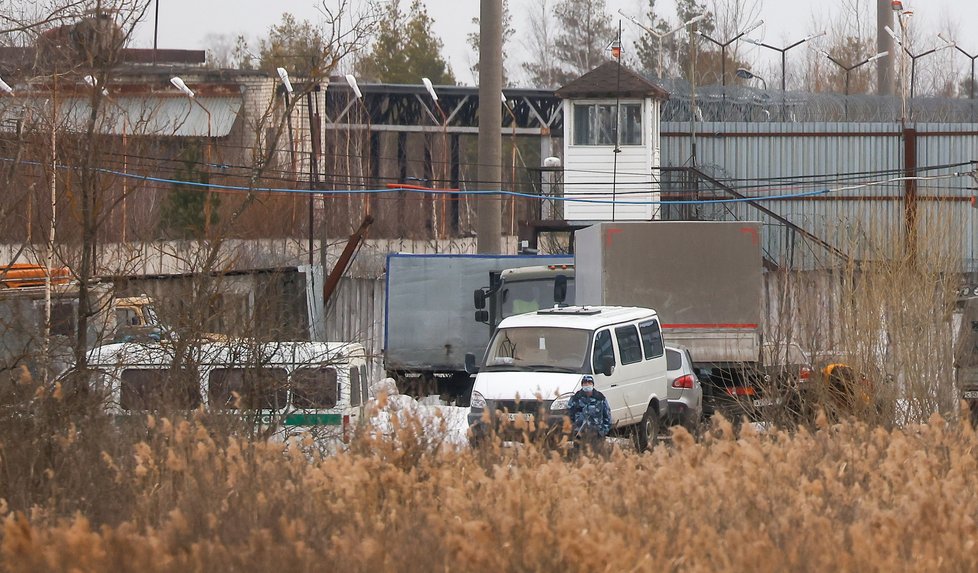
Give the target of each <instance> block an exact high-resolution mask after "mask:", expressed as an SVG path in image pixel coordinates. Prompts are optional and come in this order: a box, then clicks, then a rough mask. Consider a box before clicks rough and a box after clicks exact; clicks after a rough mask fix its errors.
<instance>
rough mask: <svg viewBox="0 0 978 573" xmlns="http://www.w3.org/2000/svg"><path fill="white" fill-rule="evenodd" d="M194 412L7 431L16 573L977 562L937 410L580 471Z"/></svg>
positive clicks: (520, 451)
mask: <svg viewBox="0 0 978 573" xmlns="http://www.w3.org/2000/svg"><path fill="white" fill-rule="evenodd" d="M40 402H43V403H48V404H55V405H57V404H60V403H62V402H61V401H60V400H52V399H44V400H40ZM44 407H54V406H44ZM193 418H194V417H192V419H178V418H173V419H170V418H155V417H150V418H148V419H147V420H146V421H145V423H142V424H140V425H139V426H138V427H136V426H134V425H128V426H126V427H121V426H119V425H117V424H113V423H109V422H107V421H105V420H101V419H99V418H98V416H97V415H96V414H94V413H93V414H89V415H88V416H87V419H81V418H78V419H74V421H70V420H67V419H66V421H65V423H60V422H58V419H57V418H48V419H46V421H44V422H43V423H42V422H38V423H37V424H35V425H30V424H29V423H28V422H26V421H24V420H22V421H21V422H22V424H21V425H23V426H28V428H27V429H29V431H30V432H33V433H34V435H33V436H32V435H31V434H29V433H27V432H26V431H25V428H20V427H18V425H17V424H16V423H15V420H13V419H10V418H7V419H6V420H5V421H4V428H3V429H4V432H3V434H0V435H2V436H3V437H2V439H0V440H2V443H0V456H2V458H0V468H2V471H3V474H2V475H3V478H4V480H3V482H2V483H0V493H2V497H3V499H4V501H2V502H0V511H2V520H3V528H2V536H0V556H2V564H3V565H2V567H3V569H4V570H7V571H69V570H71V571H117V570H118V571H122V570H142V571H187V570H198V571H202V570H218V571H226V570H234V571H269V570H289V571H319V570H323V569H324V568H325V569H330V570H349V571H379V570H399V571H432V570H466V571H501V570H534V571H554V570H567V571H605V570H623V571H632V570H636V571H664V570H675V571H706V570H709V571H714V570H722V571H786V570H791V571H805V570H813V571H826V570H845V571H870V570H881V571H893V570H899V571H911V570H912V571H931V570H953V571H962V570H975V569H976V567H978V554H976V553H975V551H973V549H974V543H975V541H976V540H978V527H976V521H975V520H976V517H978V491H976V490H975V489H974V487H973V482H974V476H975V474H976V470H978V459H976V455H975V451H976V449H978V437H976V435H975V433H974V432H973V430H971V428H970V427H968V426H962V427H958V426H956V425H951V424H948V423H946V422H945V421H944V420H943V419H942V418H940V417H938V416H937V415H935V416H934V417H933V418H932V419H931V420H930V421H929V423H927V424H921V425H909V426H906V427H904V428H902V429H895V430H886V429H883V428H882V427H879V426H876V427H873V426H869V425H865V424H862V423H858V422H849V423H845V424H840V425H833V426H830V425H828V424H827V423H826V422H825V418H824V417H822V419H821V420H820V429H818V430H817V431H815V432H809V431H807V430H804V429H802V430H798V431H796V432H791V433H788V432H774V431H772V432H768V433H765V434H757V433H756V432H754V431H753V430H752V427H751V426H749V425H748V426H744V429H743V430H742V431H741V432H740V434H739V435H735V434H734V433H733V431H732V429H731V426H730V424H729V423H727V422H725V421H723V420H718V421H717V423H716V425H715V426H714V428H713V429H712V430H711V431H710V432H708V433H707V435H706V436H705V437H704V438H703V439H702V440H700V441H694V440H693V439H692V437H691V436H689V434H687V433H685V432H684V431H682V430H679V431H677V433H676V435H675V437H674V443H673V445H672V446H671V447H661V448H658V449H657V450H655V451H654V452H652V453H650V454H644V455H638V454H635V453H632V452H625V451H620V450H619V451H615V452H614V453H613V454H612V455H611V456H609V457H608V458H607V459H604V458H591V457H584V458H580V459H576V460H573V461H568V460H565V459H562V458H560V457H558V456H552V455H550V454H548V453H546V452H541V451H538V450H536V449H534V448H532V447H525V448H512V449H498V450H495V451H493V450H492V449H490V450H489V451H483V452H481V453H479V454H474V453H473V452H471V451H468V450H462V451H459V450H456V449H453V448H451V447H449V446H447V445H446V444H444V443H442V442H439V441H437V440H429V439H421V436H420V435H418V434H417V433H414V434H412V432H413V431H415V430H417V428H414V430H412V429H411V428H410V427H407V426H402V427H401V429H400V432H401V433H400V436H399V439H397V440H392V439H390V438H376V437H370V436H368V435H366V434H365V435H363V436H361V437H360V438H359V440H360V441H359V442H358V443H356V444H355V447H353V448H352V449H351V451H350V452H348V453H344V454H339V455H334V456H329V457H324V456H320V455H318V454H315V453H309V452H310V449H309V448H302V447H297V448H289V447H287V446H285V445H283V444H275V443H268V442H259V441H249V440H246V439H242V438H238V437H236V435H235V434H234V432H229V431H224V430H222V431H215V430H213V429H212V428H209V427H208V426H207V425H205V422H204V421H203V420H202V419H193ZM408 425H409V424H408ZM412 435H413V436H415V438H418V439H413V438H411V436H412ZM306 445H308V444H306ZM66 456H67V457H66ZM63 460H69V461H68V462H65V461H63ZM37 472H40V473H39V475H34V474H37ZM29 474H30V475H34V477H33V479H31V480H27V479H24V476H26V475H29Z"/></svg>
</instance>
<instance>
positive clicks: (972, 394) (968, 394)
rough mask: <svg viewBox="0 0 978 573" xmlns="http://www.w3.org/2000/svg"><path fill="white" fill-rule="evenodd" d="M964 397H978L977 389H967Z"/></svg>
mask: <svg viewBox="0 0 978 573" xmlns="http://www.w3.org/2000/svg"><path fill="white" fill-rule="evenodd" d="M964 397H965V398H972V399H974V398H978V390H968V391H967V392H965V393H964Z"/></svg>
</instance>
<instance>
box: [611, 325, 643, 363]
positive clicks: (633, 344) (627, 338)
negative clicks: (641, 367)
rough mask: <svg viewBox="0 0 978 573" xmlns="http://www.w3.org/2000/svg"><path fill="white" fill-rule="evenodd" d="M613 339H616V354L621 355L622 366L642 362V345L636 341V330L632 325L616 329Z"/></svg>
mask: <svg viewBox="0 0 978 573" xmlns="http://www.w3.org/2000/svg"><path fill="white" fill-rule="evenodd" d="M615 338H617V339H618V352H619V353H620V354H621V363H622V364H634V363H635V362H641V361H642V345H641V344H640V343H639V341H638V330H636V329H635V325H634V324H629V325H627V326H619V327H618V328H616V329H615Z"/></svg>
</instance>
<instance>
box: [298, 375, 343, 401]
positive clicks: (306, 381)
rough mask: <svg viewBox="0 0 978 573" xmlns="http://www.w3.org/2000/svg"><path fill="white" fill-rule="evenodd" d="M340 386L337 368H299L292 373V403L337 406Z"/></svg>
mask: <svg viewBox="0 0 978 573" xmlns="http://www.w3.org/2000/svg"><path fill="white" fill-rule="evenodd" d="M338 388H339V385H338V384H337V382H336V369H335V368H328V367H325V366H324V367H322V368H298V369H296V370H295V372H293V373H292V405H293V406H294V407H296V408H335V407H336V400H337V396H338V394H339V392H338V391H337V390H338Z"/></svg>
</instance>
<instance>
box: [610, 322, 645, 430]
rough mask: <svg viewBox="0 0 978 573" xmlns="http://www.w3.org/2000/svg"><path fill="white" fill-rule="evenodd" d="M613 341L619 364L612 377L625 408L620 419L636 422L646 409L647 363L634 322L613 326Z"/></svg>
mask: <svg viewBox="0 0 978 573" xmlns="http://www.w3.org/2000/svg"><path fill="white" fill-rule="evenodd" d="M615 343H616V344H617V345H618V356H619V357H620V359H621V365H620V366H619V367H618V371H617V372H615V374H614V378H615V379H616V382H617V383H618V384H619V386H620V387H621V388H622V393H623V394H624V401H625V410H624V412H623V413H622V415H621V418H620V420H621V421H622V422H624V423H630V422H638V421H639V420H641V419H642V416H644V415H645V410H646V409H648V393H647V392H646V391H645V385H646V381H647V379H648V374H649V370H648V365H647V364H645V363H644V360H643V355H642V343H641V342H640V339H639V332H638V328H637V327H636V325H635V324H625V325H622V326H616V327H615Z"/></svg>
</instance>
